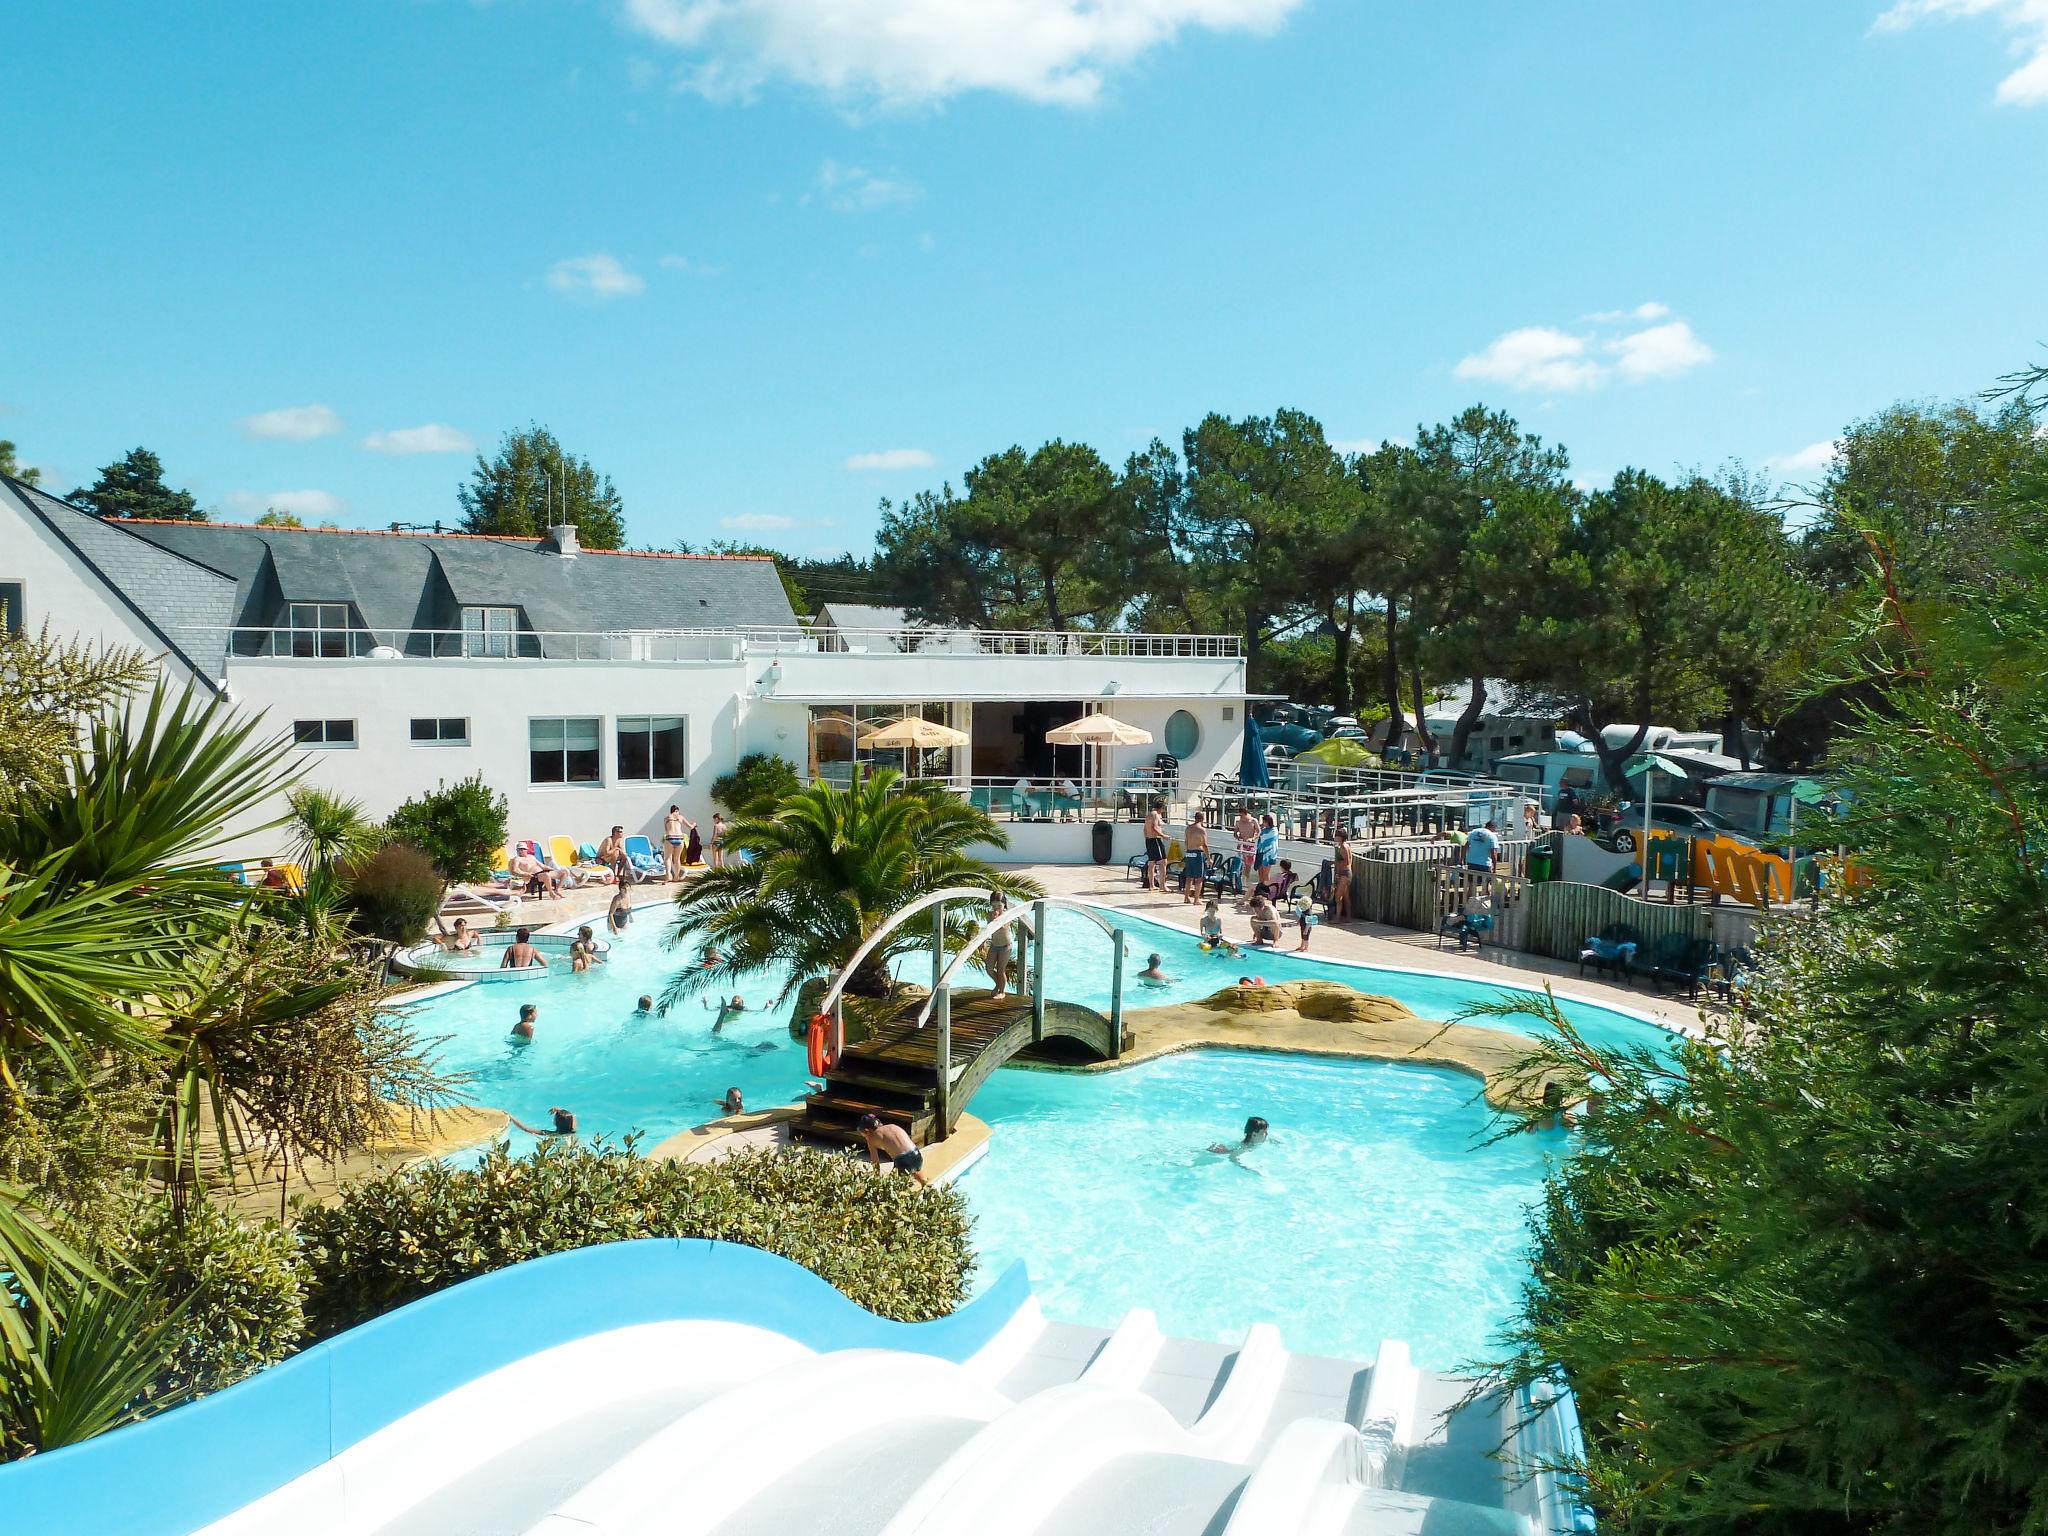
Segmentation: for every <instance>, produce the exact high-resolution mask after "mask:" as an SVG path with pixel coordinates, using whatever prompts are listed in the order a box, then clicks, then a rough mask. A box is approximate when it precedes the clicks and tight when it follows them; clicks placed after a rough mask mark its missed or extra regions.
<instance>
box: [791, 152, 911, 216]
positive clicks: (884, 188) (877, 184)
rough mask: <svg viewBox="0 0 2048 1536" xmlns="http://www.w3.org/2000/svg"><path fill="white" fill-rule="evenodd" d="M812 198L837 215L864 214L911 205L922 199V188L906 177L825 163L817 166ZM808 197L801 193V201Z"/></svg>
mask: <svg viewBox="0 0 2048 1536" xmlns="http://www.w3.org/2000/svg"><path fill="white" fill-rule="evenodd" d="M816 196H817V197H818V199H819V200H820V201H822V202H823V203H824V204H825V206H826V207H827V208H832V209H835V210H837V211H838V212H840V213H868V212H870V211H872V210H873V209H876V208H887V207H890V206H891V205H893V204H896V203H914V202H916V201H917V200H918V199H919V198H920V197H923V196H924V188H922V187H920V186H919V185H918V184H917V183H916V182H914V181H911V180H910V179H909V178H908V177H904V176H895V175H890V176H881V175H877V174H876V173H875V172H873V171H867V170H863V169H861V167H859V166H857V165H841V164H840V163H839V162H838V161H837V160H827V161H826V162H825V163H824V164H823V165H821V166H819V167H818V187H817V192H816ZM811 197H812V194H811V193H805V194H804V199H803V200H804V201H805V202H809V201H810V200H811Z"/></svg>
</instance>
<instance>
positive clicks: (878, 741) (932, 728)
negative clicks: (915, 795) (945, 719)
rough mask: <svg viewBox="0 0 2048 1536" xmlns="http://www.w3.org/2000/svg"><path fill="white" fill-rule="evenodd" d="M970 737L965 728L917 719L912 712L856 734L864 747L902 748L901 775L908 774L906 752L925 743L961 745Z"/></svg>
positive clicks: (941, 745) (909, 752)
mask: <svg viewBox="0 0 2048 1536" xmlns="http://www.w3.org/2000/svg"><path fill="white" fill-rule="evenodd" d="M970 740H972V738H971V737H970V736H968V734H967V733H966V732H965V731H956V730H954V729H953V727H951V726H950V725H941V724H939V722H938V721H936V720H925V719H921V718H920V717H918V716H916V715H905V716H904V717H903V718H902V719H901V720H891V721H890V722H889V723H888V724H887V725H880V726H877V727H875V729H873V730H872V731H869V732H868V733H867V735H865V736H863V737H861V738H860V745H862V746H864V747H901V748H902V749H903V776H904V777H905V778H909V777H911V772H910V754H911V753H912V752H913V751H923V750H924V749H925V748H927V747H964V746H966V745H967V743H968V742H969V741H970Z"/></svg>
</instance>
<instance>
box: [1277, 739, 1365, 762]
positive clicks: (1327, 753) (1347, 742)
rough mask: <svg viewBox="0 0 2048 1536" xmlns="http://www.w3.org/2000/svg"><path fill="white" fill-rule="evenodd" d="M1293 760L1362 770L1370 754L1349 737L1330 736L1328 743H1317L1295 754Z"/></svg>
mask: <svg viewBox="0 0 2048 1536" xmlns="http://www.w3.org/2000/svg"><path fill="white" fill-rule="evenodd" d="M1294 760H1295V761H1296V762H1297V763H1321V764H1322V765H1323V766H1324V767H1326V768H1362V767H1364V766H1365V765H1366V764H1367V763H1369V762H1371V761H1372V754H1371V753H1370V752H1368V751H1366V750H1365V748H1364V747H1362V746H1360V745H1359V744H1358V743H1357V742H1355V741H1353V740H1352V739H1351V738H1350V737H1349V736H1332V737H1331V738H1330V739H1329V740H1328V741H1321V742H1317V743H1316V744H1315V745H1314V746H1312V747H1310V748H1309V749H1308V750H1307V751H1306V752H1297V753H1296V754H1295V756H1294Z"/></svg>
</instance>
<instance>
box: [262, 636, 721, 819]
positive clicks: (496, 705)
mask: <svg viewBox="0 0 2048 1536" xmlns="http://www.w3.org/2000/svg"><path fill="white" fill-rule="evenodd" d="M740 676H741V671H740V668H739V667H738V666H737V665H735V664H733V663H730V662H725V663H702V664H697V663H661V662H619V661H606V662H546V661H460V660H448V661H434V660H427V659H422V658H407V659H405V660H402V661H380V660H376V659H373V658H370V657H350V658H345V659H335V660H324V661H321V660H309V659H286V658H276V659H273V658H267V657H265V658H249V657H238V658H235V659H234V660H232V661H230V663H229V691H230V693H231V694H232V696H233V698H234V700H235V702H236V704H237V705H239V706H241V707H243V708H245V709H251V710H262V711H264V712H265V713H266V714H267V716H268V717H269V720H270V722H271V723H272V724H273V725H274V726H275V727H276V728H277V729H278V730H279V731H280V732H289V731H290V730H291V728H292V722H293V721H294V720H325V719H339V720H354V721H355V722H356V745H355V746H353V747H308V748H302V749H300V751H299V752H298V754H297V756H298V759H299V760H300V761H301V762H302V763H303V765H304V767H305V770H306V773H305V782H306V783H309V784H316V785H319V786H321V787H323V788H327V789H332V790H335V791H337V792H339V793H342V794H346V795H349V796H351V797H352V798H354V799H357V800H360V801H362V802H363V806H364V808H365V809H366V810H367V811H368V812H369V813H370V814H371V815H372V816H384V815H387V814H389V813H390V812H391V811H392V810H394V809H395V808H396V807H397V806H398V805H399V804H400V803H401V802H403V801H405V800H409V799H411V798H412V797H413V796H415V795H417V794H418V793H419V792H420V791H422V790H424V789H430V788H432V787H433V786H434V784H435V783H436V782H437V781H439V780H442V779H446V780H448V781H450V782H451V783H452V782H453V781H454V780H456V779H462V778H467V777H468V776H469V775H470V774H472V773H481V774H483V776H484V779H485V781H486V782H487V783H489V784H490V785H491V787H492V788H494V789H497V790H500V791H502V792H503V793H504V795H505V799H506V802H507V805H508V807H509V810H510V817H509V820H508V822H507V831H508V835H509V836H510V837H512V838H513V839H515V840H516V839H519V838H526V837H532V838H538V839H541V840H545V839H547V838H548V837H550V836H552V835H554V834H555V833H558V832H559V833H563V834H565V835H567V836H569V837H571V838H573V839H574V840H575V841H577V842H578V843H595V842H599V841H601V840H602V839H603V838H604V835H605V833H606V832H608V831H609V830H610V829H611V827H612V826H613V825H614V824H615V823H616V824H619V825H623V826H624V827H625V829H626V831H627V832H628V833H634V832H641V833H645V834H647V835H648V836H649V837H653V838H656V839H658V838H659V836H660V833H661V819H662V816H663V815H664V814H665V813H666V812H667V810H668V808H669V806H670V805H680V806H682V808H683V809H684V811H686V812H687V813H688V814H689V816H690V818H691V819H692V820H693V821H697V822H700V823H702V824H703V825H704V827H705V829H706V831H707V833H708V831H709V826H710V820H711V813H712V810H713V807H712V804H711V781H712V780H713V779H715V778H716V777H717V776H718V775H719V774H721V773H724V772H725V771H726V770H727V769H728V768H730V767H731V766H732V764H733V763H734V762H735V761H737V759H738V757H739V755H740V752H739V748H738V745H737V743H738V741H739V718H738V717H739V707H740V700H739V686H740ZM458 715H459V716H464V717H467V719H468V720H469V744H468V745H467V746H444V745H439V744H436V745H426V744H416V743H414V742H413V741H412V740H411V727H412V721H413V718H414V717H415V716H422V717H424V716H436V717H439V716H458ZM558 715H567V716H596V717H598V718H599V719H600V720H601V721H602V724H601V726H600V728H599V731H598V745H599V751H600V754H601V761H602V774H603V782H602V783H599V784H530V783H529V782H528V777H529V759H528V755H527V722H528V721H529V720H530V719H533V718H535V717H540V716H558ZM622 715H681V716H682V717H684V718H685V719H686V720H688V721H689V726H688V731H687V755H688V768H689V776H688V778H687V780H685V781H682V782H677V781H675V780H657V781H652V782H649V781H638V782H630V783H628V782H621V781H620V780H619V778H618V763H617V760H616V758H617V743H616V740H615V735H614V730H615V722H616V721H617V719H618V717H620V716H622ZM241 851H244V852H246V853H249V854H254V853H256V852H259V851H260V852H269V851H271V850H269V849H262V850H257V849H253V848H252V849H247V850H241Z"/></svg>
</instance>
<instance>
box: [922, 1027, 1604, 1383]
mask: <svg viewBox="0 0 2048 1536" xmlns="http://www.w3.org/2000/svg"><path fill="white" fill-rule="evenodd" d="M1476 1092H1477V1085H1476V1084H1475V1083H1474V1081H1473V1080H1472V1078H1470V1077H1469V1076H1466V1075H1464V1074H1462V1073H1459V1072H1455V1071H1451V1070H1449V1069H1447V1068H1441V1067H1424V1066H1408V1065H1388V1064H1383V1063H1376V1062H1329V1061H1323V1060H1316V1059H1310V1058H1307V1057H1301V1056H1284V1055H1267V1054H1263V1053H1261V1054H1250V1053H1238V1052H1222V1051H1200V1052H1192V1053H1189V1054H1187V1055H1182V1056H1173V1057H1168V1058H1165V1059H1164V1060H1160V1061H1154V1062H1148V1063H1146V1064H1144V1065H1141V1066H1137V1067H1132V1068H1130V1069H1129V1070H1127V1071H1122V1072H1111V1073H1094V1074H1087V1075H1081V1074H1075V1073H1065V1072H1025V1071H1004V1072H998V1073H997V1074H996V1075H995V1077H994V1078H993V1079H992V1080H991V1081H990V1083H989V1084H988V1086H987V1087H985V1088H984V1089H982V1091H981V1092H980V1093H979V1094H977V1095H975V1099H974V1111H973V1112H974V1113H975V1114H977V1115H979V1116H981V1117H982V1118H983V1119H985V1120H987V1121H989V1122H990V1124H991V1125H993V1126H995V1127H996V1134H995V1135H994V1136H993V1137H992V1138H991V1139H990V1141H989V1143H988V1151H987V1153H986V1154H985V1155H984V1156H983V1157H982V1158H981V1160H980V1161H979V1162H977V1163H976V1164H975V1165H974V1166H973V1167H972V1168H970V1169H969V1170H968V1171H967V1172H966V1173H965V1174H963V1175H962V1176H961V1179H960V1188H961V1190H962V1192H963V1193H964V1194H965V1195H966V1196H967V1200H968V1204H969V1206H970V1207H971V1208H972V1210H973V1212H974V1217H975V1228H974V1232H975V1246H976V1249H977V1251H978V1252H979V1254H980V1255H981V1262H982V1266H983V1267H982V1270H981V1272H980V1275H979V1277H978V1278H979V1279H980V1281H981V1283H983V1284H986V1283H988V1282H989V1280H990V1279H991V1278H992V1277H993V1276H996V1275H1000V1274H1001V1273H1002V1272H1003V1271H1004V1269H1006V1268H1007V1267H1008V1266H1009V1265H1010V1264H1011V1263H1013V1262H1014V1261H1016V1260H1018V1259H1025V1260H1028V1261H1029V1263H1030V1265H1031V1276H1032V1286H1033V1289H1034V1290H1035V1292H1036V1293H1037V1296H1038V1299H1039V1304H1040V1305H1041V1306H1042V1307H1043V1308H1044V1309H1045V1313H1046V1315H1047V1316H1048V1317H1051V1318H1053V1319H1055V1320H1056V1321H1060V1322H1073V1323H1090V1324H1094V1325H1096V1326H1100V1327H1107V1326H1110V1325H1111V1324H1113V1323H1115V1321H1116V1320H1117V1319H1118V1318H1120V1317H1122V1316H1123V1314H1124V1313H1125V1312H1127V1311H1128V1310H1129V1309H1130V1308H1132V1307H1138V1306H1145V1307H1151V1308H1152V1309H1153V1310H1154V1311H1155V1312H1157V1313H1158V1315H1159V1324H1160V1327H1161V1328H1162V1329H1163V1330H1164V1331H1165V1332H1166V1333H1168V1334H1170V1335H1178V1336H1181V1337H1185V1338H1199V1339H1215V1340H1219V1341H1234V1340H1236V1339H1238V1338H1241V1337H1242V1336H1243V1334H1244V1330H1245V1327H1246V1325H1247V1324H1249V1323H1252V1322H1256V1321H1258V1320H1260V1319H1262V1318H1263V1319H1267V1320H1272V1321H1277V1322H1279V1323H1281V1325H1282V1326H1281V1332H1282V1333H1283V1334H1284V1335H1285V1336H1286V1339H1287V1345H1288V1348H1290V1349H1293V1350H1296V1351H1299V1352H1302V1353H1307V1354H1326V1355H1338V1356H1346V1357H1351V1358H1359V1357H1364V1356H1370V1355H1371V1353H1372V1352H1373V1350H1374V1349H1375V1348H1376V1347H1377V1345H1378V1344H1379V1342H1380V1340H1381V1339H1405V1340H1406V1341H1407V1342H1408V1346H1409V1348H1410V1350H1412V1351H1413V1353H1414V1356H1415V1360H1416V1363H1417V1364H1418V1365H1422V1366H1425V1367H1429V1368H1431V1369H1436V1370H1450V1369H1452V1368H1454V1367H1456V1366H1458V1365H1460V1364H1463V1363H1465V1362H1468V1361H1471V1360H1475V1359H1477V1358H1479V1357H1481V1356H1482V1355H1484V1354H1485V1352H1486V1350H1487V1348H1488V1346H1489V1344H1490V1342H1491V1336H1492V1334H1493V1333H1494V1331H1495V1330H1496V1329H1497V1328H1498V1327H1499V1326H1500V1325H1501V1324H1502V1323H1503V1322H1504V1321H1505V1320H1506V1319H1507V1318H1508V1316H1509V1315H1510V1313H1511V1312H1512V1310H1513V1308H1514V1303H1515V1299H1516V1297H1517V1295H1518V1294H1519V1291H1520V1287H1521V1284H1522V1281H1523V1279H1524V1278H1525V1276H1526V1273H1527V1259H1526V1256H1525V1250H1524V1245H1523V1220H1522V1212H1523V1210H1524V1208H1525V1207H1526V1206H1528V1205H1529V1204H1531V1203H1532V1202H1533V1201H1534V1200H1535V1199H1536V1198H1537V1195H1538V1193H1539V1191H1540V1188H1541V1185H1542V1181H1543V1176H1544V1172H1545V1170H1546V1169H1547V1167H1548V1166H1549V1164H1550V1162H1551V1160H1552V1159H1554V1158H1556V1157H1558V1156H1560V1155H1562V1154H1563V1152H1564V1150H1565V1147H1566V1144H1567V1138H1566V1135H1565V1133H1563V1132H1546V1133H1539V1134H1535V1135H1529V1136H1517V1137H1513V1138H1511V1139H1509V1140H1506V1141H1501V1142H1496V1143H1494V1144H1492V1145H1490V1146H1488V1145H1482V1144H1481V1143H1482V1142H1483V1140H1484V1138H1485V1136H1486V1133H1487V1130H1488V1127H1489V1120H1488V1116H1487V1113H1486V1109H1485V1107H1484V1105H1481V1104H1475V1103H1474V1099H1475V1097H1476ZM1254 1114H1256V1115H1260V1116H1262V1117H1264V1118H1265V1119H1266V1120H1268V1121H1269V1122H1270V1123H1271V1125H1272V1127H1273V1129H1272V1132H1271V1135H1270V1137H1269V1139H1268V1140H1267V1142H1266V1144H1265V1145H1264V1146H1262V1147H1259V1148H1256V1149H1254V1150H1253V1151H1252V1152H1250V1153H1248V1154H1246V1156H1245V1157H1244V1159H1243V1162H1242V1164H1241V1165H1240V1164H1238V1163H1234V1162H1232V1161H1231V1160H1230V1159H1229V1158H1225V1157H1217V1156H1213V1155H1210V1154H1208V1153H1206V1152H1204V1151H1203V1150H1202V1149H1203V1148H1204V1147H1206V1146H1208V1145H1210V1144H1211V1143H1214V1142H1218V1141H1227V1142H1235V1141H1236V1140H1237V1139H1238V1135H1239V1132H1240V1130H1241V1128H1242V1126H1243V1124H1244V1121H1245V1118H1246V1117H1247V1116H1248V1115H1254Z"/></svg>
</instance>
